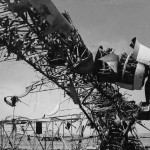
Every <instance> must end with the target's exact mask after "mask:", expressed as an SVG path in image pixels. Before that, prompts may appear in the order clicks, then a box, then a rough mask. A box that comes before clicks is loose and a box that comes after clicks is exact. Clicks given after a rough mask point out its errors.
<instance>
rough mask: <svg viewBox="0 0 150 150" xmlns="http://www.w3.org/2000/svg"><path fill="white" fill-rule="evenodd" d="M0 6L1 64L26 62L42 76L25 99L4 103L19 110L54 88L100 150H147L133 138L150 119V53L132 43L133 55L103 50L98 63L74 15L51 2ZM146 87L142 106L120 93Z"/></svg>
mask: <svg viewBox="0 0 150 150" xmlns="http://www.w3.org/2000/svg"><path fill="white" fill-rule="evenodd" d="M0 3H1V5H0V9H1V15H0V16H1V17H0V49H1V58H4V60H9V59H12V58H15V59H16V60H17V61H19V60H24V61H25V62H27V63H28V64H29V65H30V66H32V67H33V68H34V69H35V70H36V71H38V72H40V73H41V74H42V75H43V78H42V79H41V81H39V82H36V83H34V84H33V85H31V86H29V87H28V88H27V91H26V93H25V94H23V95H22V96H8V97H5V98H4V100H5V102H6V103H7V104H9V105H11V106H12V107H14V106H15V105H16V102H18V101H20V98H21V97H23V96H25V95H26V94H28V93H30V92H32V91H34V90H36V89H37V88H38V87H41V86H43V85H45V84H48V83H50V84H55V85H56V86H57V87H58V88H60V89H62V90H64V92H65V94H67V95H68V96H70V98H71V99H72V100H73V102H74V103H75V104H77V105H79V107H80V109H81V110H82V111H83V113H84V114H85V115H86V117H87V119H88V120H89V122H90V125H91V127H92V128H94V129H95V130H96V132H97V133H98V136H99V140H100V141H101V144H100V149H101V150H105V149H122V150H125V149H144V147H143V146H142V144H141V142H140V140H139V139H138V138H137V136H133V138H131V139H130V138H129V137H128V133H129V132H131V133H132V131H133V127H134V125H135V124H136V123H138V124H141V123H140V122H139V121H140V120H149V119H150V111H149V103H150V94H149V90H150V77H149V65H150V64H149V62H150V55H149V54H150V49H149V48H147V47H146V46H144V45H142V44H140V43H139V42H138V41H137V39H136V38H133V39H132V41H131V45H130V46H131V47H132V48H133V53H131V54H127V53H123V54H121V55H120V56H119V55H117V54H115V51H114V49H112V48H107V49H104V48H103V46H100V47H99V48H98V50H97V54H96V56H95V57H94V56H93V54H92V52H91V51H89V50H88V48H87V47H86V45H85V44H84V42H83V40H82V38H81V36H80V34H79V33H78V31H77V29H76V28H75V27H74V25H73V22H72V20H71V18H70V16H69V14H68V13H67V12H64V13H60V12H59V10H58V9H57V8H56V7H55V5H54V4H53V2H52V1H51V0H42V1H40V0H14V2H11V1H10V0H1V1H0ZM146 79H147V81H146ZM145 81H146V83H145ZM143 86H145V97H146V102H144V103H141V104H140V105H136V104H135V101H127V100H126V97H125V96H124V95H123V94H122V93H121V92H120V88H125V89H129V90H141V89H142V87H143ZM58 109H59V106H58ZM55 112H57V109H56V111H55ZM55 112H54V113H55ZM54 113H53V114H54ZM141 125H142V124H141Z"/></svg>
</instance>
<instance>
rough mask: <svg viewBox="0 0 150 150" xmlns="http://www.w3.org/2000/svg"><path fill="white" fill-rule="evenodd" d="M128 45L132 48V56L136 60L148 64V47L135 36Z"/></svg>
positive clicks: (149, 49) (149, 61) (149, 55)
mask: <svg viewBox="0 0 150 150" xmlns="http://www.w3.org/2000/svg"><path fill="white" fill-rule="evenodd" d="M130 46H131V47H132V48H133V49H134V51H133V57H134V58H135V59H136V61H138V62H140V63H142V64H145V65H148V66H150V48H148V47H146V46H144V45H142V44H140V43H139V41H138V40H137V39H136V37H135V38H133V39H132V43H131V44H130Z"/></svg>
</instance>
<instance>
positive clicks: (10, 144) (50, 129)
mask: <svg viewBox="0 0 150 150" xmlns="http://www.w3.org/2000/svg"><path fill="white" fill-rule="evenodd" d="M87 122H88V121H87V119H86V118H85V117H84V115H83V114H73V115H70V116H68V115H67V116H56V117H51V118H47V119H42V118H40V119H28V118H25V117H21V116H7V117H6V118H5V119H4V120H2V121H1V122H0V133H1V134H0V139H1V141H0V146H1V148H2V149H20V150H21V149H22V150H24V149H34V150H41V149H42V150H48V149H62V148H63V149H72V150H76V149H81V148H82V149H84V148H87V147H88V146H89V145H91V144H92V145H95V146H96V145H97V144H98V143H97V141H98V140H97V138H98V136H97V135H96V133H95V132H94V130H93V129H90V126H88V124H87ZM85 128H86V132H87V131H88V132H87V133H86V137H85V136H84V137H83V133H84V134H85ZM87 128H88V130H87ZM90 132H91V133H90ZM82 141H83V142H82Z"/></svg>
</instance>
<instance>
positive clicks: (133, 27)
mask: <svg viewBox="0 0 150 150" xmlns="http://www.w3.org/2000/svg"><path fill="white" fill-rule="evenodd" d="M53 2H54V4H55V5H56V7H57V8H58V9H59V10H60V11H61V12H63V11H64V10H66V11H68V12H69V14H70V15H71V18H72V20H73V23H74V25H75V27H76V28H77V29H78V31H79V33H80V34H81V36H82V38H83V41H84V42H85V44H86V45H87V47H88V48H89V50H91V51H92V52H93V53H96V51H97V49H98V47H99V46H100V45H103V46H107V47H112V48H115V49H116V51H117V53H122V52H123V51H126V52H131V51H132V49H131V48H130V47H129V46H128V45H129V44H130V41H131V39H132V38H133V37H135V36H136V37H137V38H138V40H139V41H140V42H141V43H142V44H144V45H146V46H147V47H150V0H53ZM36 77H37V74H36V73H35V72H34V71H33V69H32V68H31V67H30V66H28V65H27V64H25V63H23V62H3V63H0V83H1V84H0V109H1V112H3V113H0V119H3V118H5V117H6V116H8V115H12V108H11V107H9V106H7V105H6V104H5V103H4V101H3V97H4V96H8V95H10V94H11V95H16V93H21V92H23V91H24V89H25V87H26V86H28V85H30V84H31V82H32V81H36V80H37V78H36ZM130 94H132V97H131V99H132V98H133V99H134V100H136V101H137V102H140V101H144V100H145V99H144V93H143V91H134V92H133V91H132V92H130ZM62 99H63V92H60V91H56V92H54V93H52V92H44V93H43V94H34V95H28V96H27V97H26V98H24V99H23V101H24V102H26V103H28V104H29V105H30V106H25V105H23V104H21V103H19V104H18V105H17V107H16V110H15V114H16V115H22V116H26V117H29V118H34V117H41V116H42V115H43V114H44V113H45V112H48V111H50V110H52V109H53V107H54V105H55V104H57V103H58V102H59V101H60V100H62ZM68 106H69V107H72V108H74V107H76V106H74V105H73V103H72V102H66V103H65V104H62V108H65V107H68Z"/></svg>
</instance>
